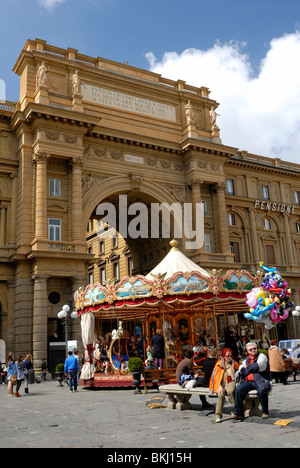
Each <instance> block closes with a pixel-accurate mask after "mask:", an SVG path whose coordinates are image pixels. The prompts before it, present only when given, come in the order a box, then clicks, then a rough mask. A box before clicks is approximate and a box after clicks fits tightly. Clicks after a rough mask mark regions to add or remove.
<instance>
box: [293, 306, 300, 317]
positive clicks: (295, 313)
mask: <svg viewBox="0 0 300 468" xmlns="http://www.w3.org/2000/svg"><path fill="white" fill-rule="evenodd" d="M292 315H293V316H294V317H300V306H296V307H295V310H293V312H292Z"/></svg>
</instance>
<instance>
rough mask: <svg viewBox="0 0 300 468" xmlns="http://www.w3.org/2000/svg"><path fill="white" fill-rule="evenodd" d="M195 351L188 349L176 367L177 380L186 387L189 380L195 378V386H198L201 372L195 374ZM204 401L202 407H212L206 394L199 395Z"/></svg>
mask: <svg viewBox="0 0 300 468" xmlns="http://www.w3.org/2000/svg"><path fill="white" fill-rule="evenodd" d="M193 357H194V351H192V350H191V349H188V350H187V351H186V353H185V358H184V359H183V360H182V361H181V362H180V363H179V364H178V366H177V369H176V381H177V383H178V384H179V385H181V386H182V387H183V388H185V385H186V383H187V382H188V381H191V380H193V381H194V382H195V385H194V386H197V380H198V378H199V374H194V369H193V361H192V358H193ZM199 396H200V400H201V403H202V409H206V408H211V406H212V405H211V404H210V403H208V402H207V400H206V396H205V395H199Z"/></svg>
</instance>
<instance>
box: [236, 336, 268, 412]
mask: <svg viewBox="0 0 300 468" xmlns="http://www.w3.org/2000/svg"><path fill="white" fill-rule="evenodd" d="M246 350H247V353H248V356H247V357H246V359H245V360H244V361H243V363H242V365H241V366H240V368H239V371H238V373H237V374H239V376H240V378H241V383H240V384H239V386H238V387H237V390H236V392H235V405H234V410H233V413H232V416H231V418H232V419H242V417H243V402H244V400H245V398H246V396H247V395H248V393H249V392H250V391H251V390H257V394H258V396H259V399H260V403H261V409H262V418H263V419H267V418H268V417H269V397H268V394H269V392H270V390H271V388H272V374H271V372H270V365H269V361H268V358H267V356H265V355H264V354H262V353H260V352H259V351H258V349H257V344H256V343H247V346H246Z"/></svg>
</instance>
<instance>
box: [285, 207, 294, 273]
mask: <svg viewBox="0 0 300 468" xmlns="http://www.w3.org/2000/svg"><path fill="white" fill-rule="evenodd" d="M283 225H284V244H285V250H286V259H287V263H288V265H292V264H293V263H294V255H293V246H292V241H291V229H290V223H289V218H288V215H287V213H284V214H283Z"/></svg>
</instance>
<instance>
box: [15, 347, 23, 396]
mask: <svg viewBox="0 0 300 468" xmlns="http://www.w3.org/2000/svg"><path fill="white" fill-rule="evenodd" d="M15 366H16V370H17V388H16V391H15V396H16V397H18V398H19V397H20V396H21V395H20V393H19V390H20V387H21V385H22V382H23V380H24V367H23V356H17V360H16V362H15Z"/></svg>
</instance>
